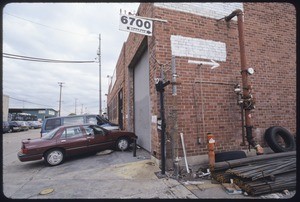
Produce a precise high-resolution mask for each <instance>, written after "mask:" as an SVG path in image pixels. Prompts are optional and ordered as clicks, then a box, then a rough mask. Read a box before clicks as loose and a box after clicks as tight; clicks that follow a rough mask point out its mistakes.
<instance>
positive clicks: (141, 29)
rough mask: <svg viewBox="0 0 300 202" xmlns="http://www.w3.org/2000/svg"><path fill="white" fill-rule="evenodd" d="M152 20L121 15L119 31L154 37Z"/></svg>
mask: <svg viewBox="0 0 300 202" xmlns="http://www.w3.org/2000/svg"><path fill="white" fill-rule="evenodd" d="M152 24H153V23H152V20H149V19H145V18H141V17H138V16H134V15H124V14H120V24H119V30H122V31H127V32H134V33H138V34H143V35H147V36H152Z"/></svg>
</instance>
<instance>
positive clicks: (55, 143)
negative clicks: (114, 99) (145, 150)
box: [18, 124, 137, 166]
mask: <svg viewBox="0 0 300 202" xmlns="http://www.w3.org/2000/svg"><path fill="white" fill-rule="evenodd" d="M136 139H137V136H136V135H135V134H134V133H132V132H125V131H118V130H106V129H105V128H102V127H100V126H98V125H94V124H84V125H73V126H60V127H57V128H55V129H53V130H51V131H50V132H48V133H47V134H46V135H45V136H43V137H40V138H35V139H26V140H22V146H21V151H19V152H18V158H19V160H20V161H22V162H24V161H34V160H40V159H44V161H45V162H46V164H48V165H50V166H55V165H58V164H60V163H62V162H63V161H64V160H65V158H66V157H68V156H73V155H78V154H82V153H89V152H92V153H95V152H98V151H101V150H106V149H118V150H122V151H123V150H127V149H128V148H129V147H130V145H131V144H132V143H133V142H134V140H136Z"/></svg>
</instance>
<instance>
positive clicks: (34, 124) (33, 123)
mask: <svg viewBox="0 0 300 202" xmlns="http://www.w3.org/2000/svg"><path fill="white" fill-rule="evenodd" d="M27 123H28V124H29V128H33V129H38V128H41V127H42V123H41V122H39V121H27Z"/></svg>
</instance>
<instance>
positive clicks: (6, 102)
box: [2, 95, 9, 121]
mask: <svg viewBox="0 0 300 202" xmlns="http://www.w3.org/2000/svg"><path fill="white" fill-rule="evenodd" d="M2 99H3V103H2V112H3V113H2V120H3V121H8V106H9V96H8V95H3V97H2Z"/></svg>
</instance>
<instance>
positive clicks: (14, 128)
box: [9, 121, 21, 132]
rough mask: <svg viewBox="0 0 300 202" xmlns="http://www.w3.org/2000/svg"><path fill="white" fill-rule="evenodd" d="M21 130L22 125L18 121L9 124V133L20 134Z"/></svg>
mask: <svg viewBox="0 0 300 202" xmlns="http://www.w3.org/2000/svg"><path fill="white" fill-rule="evenodd" d="M20 130H21V126H20V124H18V122H16V121H10V122H9V132H19V131H20Z"/></svg>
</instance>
